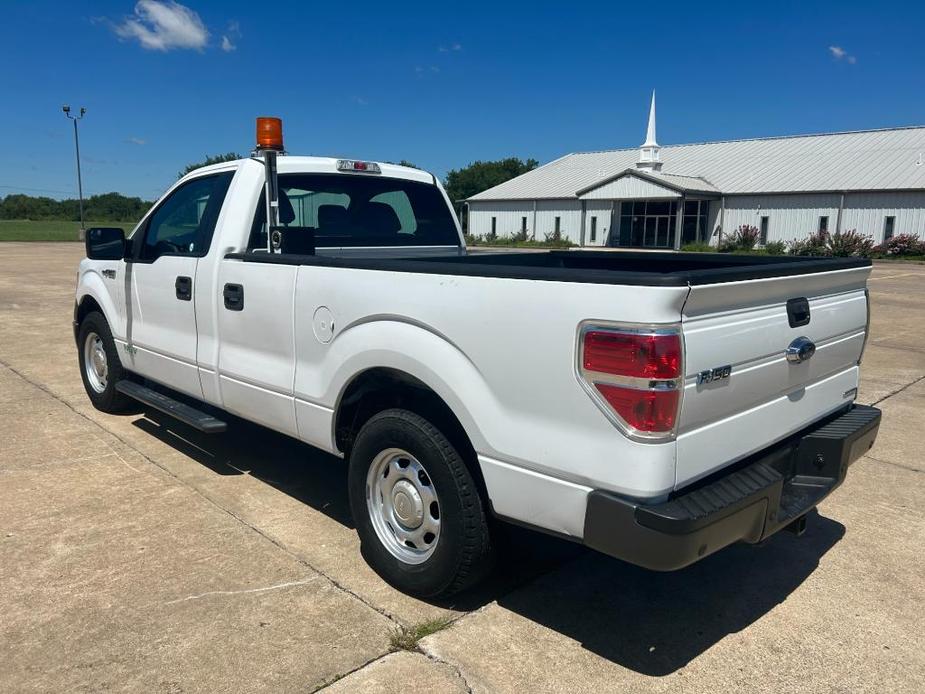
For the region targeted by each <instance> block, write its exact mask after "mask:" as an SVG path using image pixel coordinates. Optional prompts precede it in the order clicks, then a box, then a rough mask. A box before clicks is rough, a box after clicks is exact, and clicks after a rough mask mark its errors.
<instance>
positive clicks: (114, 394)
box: [77, 311, 136, 414]
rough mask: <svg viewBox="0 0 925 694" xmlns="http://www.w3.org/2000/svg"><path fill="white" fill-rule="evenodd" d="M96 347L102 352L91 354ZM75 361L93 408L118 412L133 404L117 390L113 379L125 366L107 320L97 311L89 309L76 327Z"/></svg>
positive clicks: (123, 374) (118, 376) (123, 376)
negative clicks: (77, 327)
mask: <svg viewBox="0 0 925 694" xmlns="http://www.w3.org/2000/svg"><path fill="white" fill-rule="evenodd" d="M97 350H102V352H98V353H97V354H95V355H94V354H92V353H93V352H95V351H97ZM103 357H104V358H103ZM77 363H78V365H79V367H80V378H81V380H82V381H83V384H84V390H86V391H87V397H89V398H90V402H91V403H93V406H94V407H95V408H96V409H98V410H100V411H102V412H108V413H110V414H117V413H120V412H126V411H128V410H131V409H132V408H133V407H135V406H136V404H135V402H134V401H133V400H132V399H131V398H129V397H128V396H127V395H124V394H122V393H120V392H118V391H117V390H116V382H118V381H120V380H122V379H123V378H125V370H124V369H123V368H122V362H121V361H120V360H119V353H118V352H117V351H116V343H115V341H113V339H112V333H111V332H110V330H109V324H108V323H107V322H106V319H105V318H104V317H103V314H101V313H99V312H98V311H93V312H92V313H88V314H87V316H86V317H85V318H84V319H83V321H82V322H81V324H80V328H79V329H78V331H77ZM100 365H102V366H101V368H100Z"/></svg>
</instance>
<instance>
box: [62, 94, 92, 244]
mask: <svg viewBox="0 0 925 694" xmlns="http://www.w3.org/2000/svg"><path fill="white" fill-rule="evenodd" d="M61 110H62V111H64V115H65V116H67V117H68V118H69V119H70V120H72V121H74V150H75V151H76V152H77V196H78V198H79V199H80V230H81V231H84V187H83V181H82V180H81V178H80V138H78V137H77V121H79V120H80V119H81V118H83V117H84V114H85V113H86V112H87V109H85V108H83V107H82V106H81V108H80V115H79V116H72V115H71V107H70V106H64V107H62V109H61Z"/></svg>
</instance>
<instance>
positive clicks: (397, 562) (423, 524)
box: [349, 409, 492, 597]
mask: <svg viewBox="0 0 925 694" xmlns="http://www.w3.org/2000/svg"><path fill="white" fill-rule="evenodd" d="M349 491H350V508H351V511H352V513H353V519H354V522H355V524H356V528H357V533H358V534H359V536H360V542H361V546H362V551H363V556H364V557H365V558H366V560H367V561H368V562H369V564H370V566H372V568H373V569H374V570H375V571H376V573H378V574H379V575H380V576H382V577H383V578H384V579H385V580H386V581H388V582H389V583H391V584H392V585H393V586H395V587H396V588H398V589H399V590H402V591H404V592H407V593H411V594H413V595H418V596H421V597H436V596H447V595H451V594H453V593H456V592H459V591H460V590H463V589H464V588H467V587H469V586H470V585H472V584H474V583H475V582H476V581H477V580H478V579H480V578H481V577H482V576H483V575H484V574H485V573H487V571H488V570H489V569H490V567H491V560H492V547H491V541H490V536H489V531H488V524H487V520H486V517H485V510H484V508H483V505H482V499H481V497H480V496H479V491H478V488H477V487H476V484H475V481H474V480H473V478H472V475H471V473H470V472H469V469H468V467H467V466H466V463H465V461H464V460H463V458H462V456H461V455H460V454H459V452H458V451H457V449H456V448H455V447H454V446H453V444H452V443H450V441H449V439H447V438H446V436H444V435H443V433H441V432H440V430H438V429H437V428H436V427H435V426H434V425H433V424H431V423H430V422H428V421H427V420H426V419H424V418H423V417H421V416H419V415H417V414H415V413H413V412H410V411H408V410H401V409H391V410H385V411H384V412H380V413H378V414H376V415H375V416H373V417H372V418H371V419H370V420H369V421H368V422H366V424H364V425H363V427H362V429H360V433H359V434H358V435H357V438H356V441H355V443H354V446H353V449H352V451H351V453H350V470H349Z"/></svg>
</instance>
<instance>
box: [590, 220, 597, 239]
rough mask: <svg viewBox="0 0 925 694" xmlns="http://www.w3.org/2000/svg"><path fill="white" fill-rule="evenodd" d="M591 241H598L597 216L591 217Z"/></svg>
mask: <svg viewBox="0 0 925 694" xmlns="http://www.w3.org/2000/svg"><path fill="white" fill-rule="evenodd" d="M591 241H592V242H593V241H597V217H591Z"/></svg>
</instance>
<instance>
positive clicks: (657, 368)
mask: <svg viewBox="0 0 925 694" xmlns="http://www.w3.org/2000/svg"><path fill="white" fill-rule="evenodd" d="M578 347H579V361H578V370H579V375H580V377H581V379H582V384H583V385H584V386H585V389H586V390H587V391H588V392H589V393H590V394H591V395H592V397H593V398H594V400H595V402H597V404H598V406H599V407H600V408H601V409H602V410H603V411H604V413H605V414H606V415H608V417H609V418H610V419H611V420H612V421H613V422H614V423H615V424H617V426H619V427H620V428H621V429H622V430H623V431H625V432H626V433H627V434H629V435H630V436H632V437H633V438H640V439H646V440H652V439H656V440H660V439H666V438H670V437H672V436H673V435H674V433H675V428H676V425H677V418H678V410H679V407H680V404H681V388H682V387H683V381H684V379H683V373H684V372H683V370H682V366H681V364H682V356H683V355H682V347H681V335H680V331H679V329H678V328H676V327H667V328H661V327H659V328H646V327H639V328H636V327H607V326H599V325H585V326H584V327H583V328H582V330H581V332H580V338H579V345H578Z"/></svg>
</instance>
